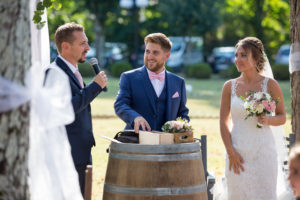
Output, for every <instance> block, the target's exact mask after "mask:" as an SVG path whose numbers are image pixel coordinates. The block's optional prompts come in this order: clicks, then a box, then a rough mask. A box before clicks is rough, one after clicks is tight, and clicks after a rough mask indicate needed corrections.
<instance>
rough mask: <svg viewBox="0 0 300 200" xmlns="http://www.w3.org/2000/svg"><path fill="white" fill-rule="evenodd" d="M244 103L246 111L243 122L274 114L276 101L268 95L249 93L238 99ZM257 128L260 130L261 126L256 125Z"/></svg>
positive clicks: (264, 93)
mask: <svg viewBox="0 0 300 200" xmlns="http://www.w3.org/2000/svg"><path fill="white" fill-rule="evenodd" d="M240 98H241V99H242V100H244V101H245V103H244V108H245V109H246V111H247V116H246V117H245V120H246V119H248V118H249V117H253V116H257V117H258V116H261V115H264V114H271V113H273V112H275V109H276V104H277V103H278V100H276V99H274V98H273V97H272V96H271V95H270V94H269V93H266V92H254V91H249V92H248V93H247V97H246V98H245V97H242V96H241V97H240ZM256 127H257V128H262V124H260V123H257V125H256Z"/></svg>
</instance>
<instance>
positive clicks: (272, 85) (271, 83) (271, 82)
mask: <svg viewBox="0 0 300 200" xmlns="http://www.w3.org/2000/svg"><path fill="white" fill-rule="evenodd" d="M268 88H269V89H277V88H280V86H279V84H278V82H277V81H276V80H274V79H272V78H270V79H269V80H268Z"/></svg>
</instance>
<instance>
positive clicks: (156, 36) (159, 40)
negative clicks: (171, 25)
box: [144, 33, 172, 52]
mask: <svg viewBox="0 0 300 200" xmlns="http://www.w3.org/2000/svg"><path fill="white" fill-rule="evenodd" d="M144 42H145V45H147V44H148V43H149V42H151V43H155V44H159V45H160V46H161V48H162V49H163V50H164V51H167V52H169V51H170V50H171V48H172V42H171V41H170V39H169V38H168V37H167V36H166V35H165V34H163V33H151V34H149V35H147V36H146V37H145V39H144Z"/></svg>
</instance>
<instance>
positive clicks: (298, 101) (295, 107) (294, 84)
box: [290, 0, 300, 142]
mask: <svg viewBox="0 0 300 200" xmlns="http://www.w3.org/2000/svg"><path fill="white" fill-rule="evenodd" d="M290 9H291V15H290V22H291V27H290V29H291V44H295V43H298V44H299V43H300V1H298V0H290ZM294 51H299V49H296V48H295V49H294ZM294 53H296V52H291V54H294ZM298 53H299V52H298ZM294 65H297V68H298V69H300V66H299V65H300V62H298V63H294ZM291 89H292V131H293V133H296V141H297V142H300V71H295V72H293V73H292V75H291Z"/></svg>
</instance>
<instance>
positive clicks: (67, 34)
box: [55, 22, 84, 53]
mask: <svg viewBox="0 0 300 200" xmlns="http://www.w3.org/2000/svg"><path fill="white" fill-rule="evenodd" d="M75 31H79V32H84V28H83V26H81V25H80V24H76V23H74V22H70V23H66V24H64V25H61V26H59V27H58V28H57V30H56V32H55V45H56V48H57V50H58V52H60V53H61V44H62V43H63V42H68V43H70V44H72V43H73V42H74V40H75V37H74V35H73V32H75Z"/></svg>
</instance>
